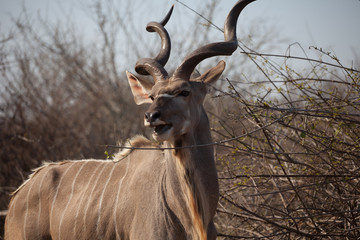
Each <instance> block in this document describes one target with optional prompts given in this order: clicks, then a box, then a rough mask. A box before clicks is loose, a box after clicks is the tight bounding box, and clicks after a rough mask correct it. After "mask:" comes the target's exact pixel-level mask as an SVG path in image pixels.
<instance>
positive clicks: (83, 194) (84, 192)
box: [74, 164, 101, 236]
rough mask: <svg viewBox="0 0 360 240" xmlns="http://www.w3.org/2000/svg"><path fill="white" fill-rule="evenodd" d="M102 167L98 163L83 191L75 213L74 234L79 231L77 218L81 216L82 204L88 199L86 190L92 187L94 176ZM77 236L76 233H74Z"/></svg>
mask: <svg viewBox="0 0 360 240" xmlns="http://www.w3.org/2000/svg"><path fill="white" fill-rule="evenodd" d="M100 167H101V164H98V166H97V167H96V168H95V169H94V171H93V173H92V174H91V177H90V178H89V181H88V184H87V186H86V189H85V190H84V191H83V192H82V194H81V197H80V201H79V204H78V208H77V210H76V215H75V222H74V234H76V233H77V220H78V216H79V212H80V209H83V208H82V205H83V203H84V200H86V199H88V196H87V195H86V192H87V191H88V189H89V188H90V184H91V183H92V180H93V178H94V176H96V174H95V173H96V172H97V171H98V169H99V168H100ZM74 236H75V235H74Z"/></svg>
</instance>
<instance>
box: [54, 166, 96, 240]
mask: <svg viewBox="0 0 360 240" xmlns="http://www.w3.org/2000/svg"><path fill="white" fill-rule="evenodd" d="M79 162H80V161H79ZM87 163H89V162H85V163H84V164H82V165H81V167H80V168H79V170H78V171H77V173H76V175H75V177H74V180H73V182H72V185H71V193H70V197H69V200H68V202H67V203H66V206H65V208H64V211H63V213H62V216H61V218H60V223H59V240H60V239H61V225H62V222H63V220H64V216H65V213H66V210H67V208H68V207H69V204H70V201H71V199H72V197H73V193H74V187H75V182H76V179H77V178H78V176H79V173H80V172H81V170H82V169H83V167H84V166H85V165H86V164H87Z"/></svg>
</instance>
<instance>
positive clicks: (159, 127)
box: [145, 119, 173, 136]
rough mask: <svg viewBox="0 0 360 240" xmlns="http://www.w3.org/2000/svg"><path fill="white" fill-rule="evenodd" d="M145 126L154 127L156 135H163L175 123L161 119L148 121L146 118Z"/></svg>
mask: <svg viewBox="0 0 360 240" xmlns="http://www.w3.org/2000/svg"><path fill="white" fill-rule="evenodd" d="M145 126H146V127H150V128H153V130H154V131H153V134H154V136H160V135H163V134H165V133H166V132H167V131H169V130H170V129H171V128H172V127H173V125H172V124H171V123H166V122H164V121H161V120H159V119H157V120H156V121H154V122H148V121H146V120H145Z"/></svg>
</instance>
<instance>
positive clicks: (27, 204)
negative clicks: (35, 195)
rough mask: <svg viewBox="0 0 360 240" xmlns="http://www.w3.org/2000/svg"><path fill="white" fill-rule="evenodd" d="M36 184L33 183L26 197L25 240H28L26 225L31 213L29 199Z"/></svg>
mask: <svg viewBox="0 0 360 240" xmlns="http://www.w3.org/2000/svg"><path fill="white" fill-rule="evenodd" d="M34 182H35V181H32V183H31V186H30V188H29V190H28V193H27V195H26V211H25V216H24V227H23V231H24V239H25V240H26V239H27V235H26V223H27V216H28V212H29V197H30V192H31V189H32V187H33V186H34Z"/></svg>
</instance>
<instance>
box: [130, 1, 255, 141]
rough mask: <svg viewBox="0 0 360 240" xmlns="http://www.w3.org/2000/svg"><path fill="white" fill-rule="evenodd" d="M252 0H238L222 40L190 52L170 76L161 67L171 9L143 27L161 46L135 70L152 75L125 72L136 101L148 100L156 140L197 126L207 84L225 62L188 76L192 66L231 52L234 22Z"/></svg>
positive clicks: (167, 48) (234, 43) (148, 122)
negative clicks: (157, 39)
mask: <svg viewBox="0 0 360 240" xmlns="http://www.w3.org/2000/svg"><path fill="white" fill-rule="evenodd" d="M252 1H254V0H240V1H238V2H237V3H236V5H235V6H234V7H233V8H232V9H231V11H230V12H229V14H228V16H227V18H226V21H225V28H224V37H225V41H224V42H216V43H211V44H207V45H205V46H203V47H200V48H199V49H197V50H195V51H193V52H192V53H191V54H189V55H188V56H187V57H186V58H185V60H184V61H183V62H182V63H181V64H180V66H179V67H178V68H177V69H176V70H175V72H174V74H173V75H172V76H169V75H168V73H167V72H166V70H165V69H164V66H165V64H166V62H167V60H168V59H169V56H170V49H171V43H170V37H169V34H168V32H167V31H166V29H165V28H164V26H165V24H166V23H167V21H168V20H169V18H170V16H171V13H172V9H173V8H171V9H170V11H169V13H168V14H167V16H166V17H165V18H164V20H162V21H161V22H160V23H158V22H150V23H149V24H148V25H147V27H146V30H147V31H149V32H157V33H158V34H159V35H160V38H161V42H162V46H161V50H160V53H159V54H158V56H157V57H156V58H154V59H151V58H142V59H140V60H138V61H137V63H136V66H135V71H136V72H137V73H139V74H141V75H151V77H152V79H153V81H149V80H148V79H146V78H141V77H137V76H135V75H133V74H131V73H130V72H126V74H127V77H128V80H129V84H130V87H131V91H132V93H133V95H134V100H135V102H136V104H138V105H139V104H143V103H150V107H149V108H148V110H147V111H146V113H145V117H144V122H145V126H148V127H152V128H153V129H154V132H153V137H154V139H155V140H157V141H169V140H170V141H171V140H175V139H177V138H178V137H180V136H182V135H184V134H187V133H189V132H192V131H193V129H194V128H196V127H199V126H198V124H199V120H200V118H201V116H202V115H203V114H204V111H203V108H202V103H203V100H204V97H205V95H206V92H207V90H206V85H207V84H211V83H213V82H215V81H216V80H217V79H218V78H219V77H220V75H221V74H222V72H223V71H224V69H225V62H224V61H220V62H219V64H218V65H217V66H215V67H213V68H211V69H209V70H208V71H207V72H205V73H204V74H202V75H201V76H200V77H197V78H194V79H190V77H191V75H192V72H193V71H194V69H195V67H196V66H197V65H198V64H199V63H200V62H201V61H203V60H204V59H206V58H209V57H213V56H219V55H231V54H232V53H233V52H234V51H235V50H236V49H237V46H238V43H237V37H236V22H237V19H238V16H239V14H240V12H241V11H242V9H243V8H244V7H245V6H246V5H247V4H249V3H250V2H252Z"/></svg>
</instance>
